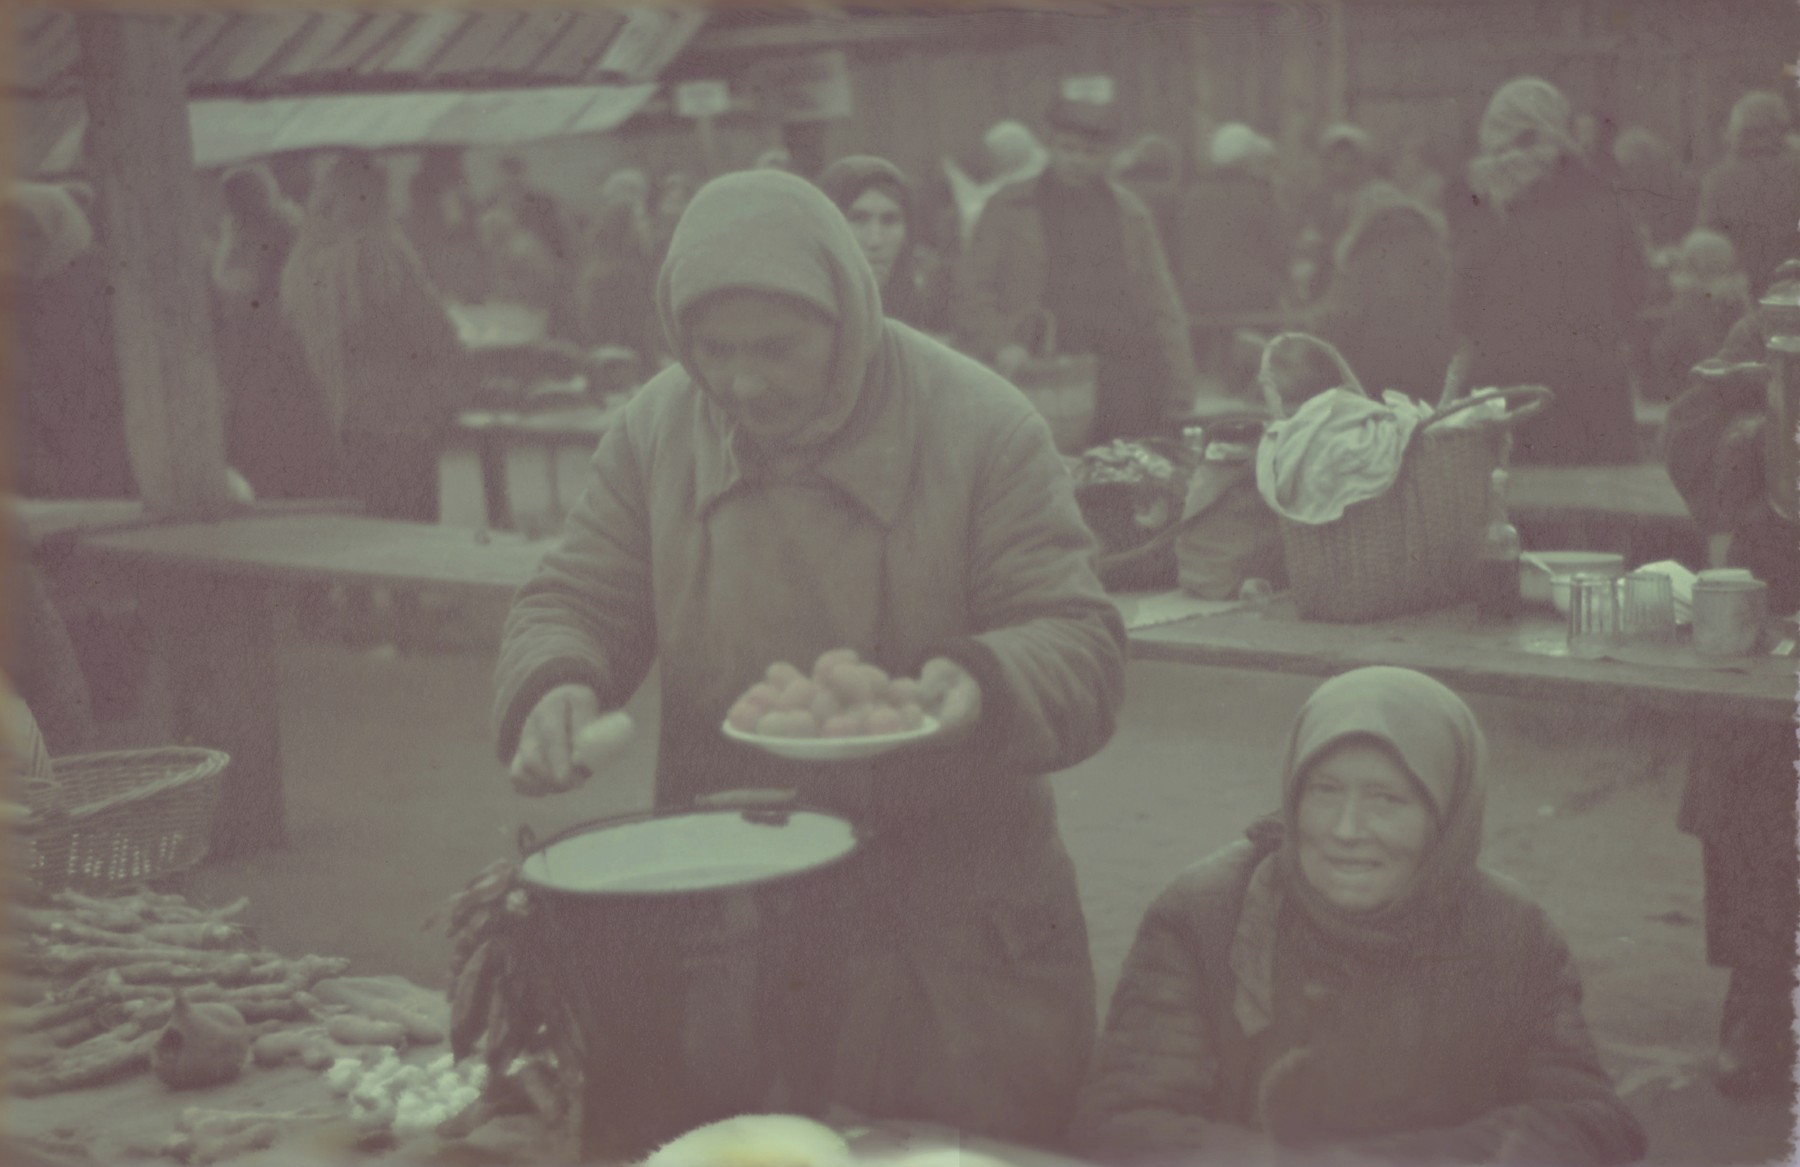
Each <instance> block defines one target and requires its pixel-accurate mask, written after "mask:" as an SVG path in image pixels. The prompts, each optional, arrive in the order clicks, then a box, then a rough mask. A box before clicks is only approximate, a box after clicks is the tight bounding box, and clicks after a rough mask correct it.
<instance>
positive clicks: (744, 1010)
mask: <svg viewBox="0 0 1800 1167" xmlns="http://www.w3.org/2000/svg"><path fill="white" fill-rule="evenodd" d="M860 845H861V840H860V839H859V837H858V835H857V832H856V829H855V828H854V827H853V826H852V825H851V824H850V823H849V821H848V820H846V819H843V818H841V817H840V816H837V815H834V814H831V813H829V812H826V811H821V810H815V809H812V808H810V807H804V806H800V805H797V804H787V805H782V806H775V807H770V806H767V805H760V806H745V807H711V808H708V809H704V810H677V811H657V812H651V813H647V814H633V815H624V816H619V817H615V818H608V819H601V820H598V821H595V822H589V823H583V824H581V825H579V826H576V827H572V828H570V829H568V830H565V831H562V832H560V833H558V834H556V835H554V836H552V837H551V838H549V839H547V840H544V841H543V842H539V841H538V840H537V839H536V838H535V837H534V836H533V835H532V834H531V832H530V831H529V830H528V829H521V831H520V838H519V847H520V851H521V854H522V861H521V865H520V876H521V879H522V880H523V882H524V883H525V885H526V887H527V889H528V894H529V895H530V897H531V901H532V912H531V916H532V918H533V919H534V920H535V921H536V924H535V925H534V927H535V928H537V929H538V932H537V938H538V940H539V942H540V945H539V946H540V948H541V950H542V951H543V952H544V953H545V958H546V960H547V961H548V963H549V965H550V966H551V967H550V972H551V974H552V975H553V976H554V977H555V978H556V980H557V982H558V984H559V987H560V991H561V993H562V995H563V996H564V997H565V999H567V1000H569V1001H570V1002H572V1003H573V1004H574V1006H575V1010H574V1011H575V1014H576V1016H577V1017H578V1018H580V1024H581V1026H582V1031H583V1037H584V1043H583V1044H584V1045H585V1047H586V1049H587V1051H588V1054H587V1061H588V1064H587V1066H586V1067H584V1069H585V1093H584V1097H583V1103H582V1108H581V1111H582V1130H581V1143H582V1154H583V1156H584V1157H586V1158H595V1159H602V1160H606V1161H623V1162H631V1161H636V1160H638V1159H641V1158H642V1157H643V1156H644V1155H646V1154H648V1153H649V1152H650V1151H651V1150H653V1149H655V1148H656V1147H657V1146H659V1145H661V1144H662V1143H664V1142H667V1141H668V1140H669V1139H671V1138H673V1137H675V1136H676V1135H679V1134H681V1133H683V1132H684V1131H687V1130H691V1129H693V1128H694V1127H697V1126H701V1125H703V1124H705V1123H707V1122H711V1121H714V1120H716V1119H720V1118H724V1117H727V1116H729V1115H731V1114H736V1113H743V1112H745V1111H747V1110H753V1109H755V1108H756V1107H757V1106H758V1105H759V1103H760V1102H761V1100H762V1098H763V1097H764V1096H765V1095H766V1093H767V1091H768V1089H769V1088H770V1085H771V1083H772V1082H773V1081H774V1079H775V1078H776V1076H777V1075H778V1074H779V1069H780V1068H779V1066H778V1065H777V1064H775V1059H774V1058H773V1057H771V1056H770V1055H769V1053H768V1050H769V1048H770V1043H769V1042H767V1041H765V1040H763V1036H762V1035H761V1034H760V1033H759V1032H758V1025H759V1020H760V1018H761V1016H762V1015H763V1010H762V1008H761V1001H762V998H763V994H764V992H765V991H766V986H765V984H764V979H765V978H764V973H763V965H764V961H763V952H764V945H765V940H766V938H765V922H766V921H767V919H768V918H769V917H770V915H771V914H772V913H779V912H780V910H781V907H782V900H783V897H785V896H787V895H790V894H792V893H793V892H794V891H795V890H796V889H797V888H799V887H800V886H802V885H803V884H805V883H807V882H810V881H813V880H817V879H821V878H825V877H827V876H828V875H829V874H830V873H831V872H833V871H834V870H836V869H839V868H840V867H842V865H844V864H845V863H846V862H848V861H849V860H851V859H852V858H853V857H854V856H855V854H856V853H857V851H858V850H859V848H860Z"/></svg>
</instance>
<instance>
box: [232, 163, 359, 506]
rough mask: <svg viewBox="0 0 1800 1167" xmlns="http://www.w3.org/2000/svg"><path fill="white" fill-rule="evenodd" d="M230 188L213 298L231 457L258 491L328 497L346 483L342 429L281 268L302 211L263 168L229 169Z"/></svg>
mask: <svg viewBox="0 0 1800 1167" xmlns="http://www.w3.org/2000/svg"><path fill="white" fill-rule="evenodd" d="M222 194H223V198H224V209H225V213H224V217H223V219H222V221H221V223H220V233H219V239H218V244H217V246H216V248H215V251H214V255H213V262H212V291H213V297H212V299H213V326H214V332H215V338H216V341H217V359H218V364H219V382H220V385H221V387H222V388H223V390H224V395H225V455H226V461H228V462H229V463H230V464H231V467H232V469H234V470H236V471H237V472H238V473H239V474H241V475H243V477H244V478H245V480H246V481H247V482H249V484H250V487H251V489H252V490H253V491H255V493H256V496H257V497H258V498H322V497H326V496H329V495H331V494H333V493H335V492H336V491H337V490H338V488H339V481H338V454H337V436H336V434H335V433H334V432H333V429H332V423H331V417H330V414H329V411H328V410H327V408H326V404H325V395H324V392H323V391H322V390H321V389H320V387H319V384H318V382H317V381H315V380H314V379H313V375H312V371H311V370H310V369H309V368H308V367H307V363H306V355H305V353H304V352H303V351H302V350H301V347H300V339H299V337H298V336H297V335H296V334H295V332H294V329H293V326H292V324H291V323H290V322H289V321H288V320H287V319H286V318H285V317H284V316H283V315H282V312H281V271H282V268H283V267H284V266H285V265H286V264H287V261H288V256H289V254H290V253H291V252H292V250H293V247H294V241H295V238H296V236H297V235H298V233H299V225H300V217H301V216H300V210H299V208H298V207H295V206H294V205H293V204H292V203H290V202H288V200H287V199H285V198H283V197H282V196H281V192H280V191H279V190H278V189H277V188H276V186H275V182H274V180H273V179H272V178H270V177H269V176H268V175H267V174H265V173H264V172H263V171H262V170H260V169H257V168H255V167H244V168H241V169H238V170H234V171H232V172H231V173H229V174H227V175H226V176H225V180H224V184H223V188H222Z"/></svg>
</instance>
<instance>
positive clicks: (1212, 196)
mask: <svg viewBox="0 0 1800 1167" xmlns="http://www.w3.org/2000/svg"><path fill="white" fill-rule="evenodd" d="M1201 153H1202V154H1203V156H1204V157H1205V158H1206V161H1207V163H1208V164H1207V165H1206V166H1205V167H1204V168H1202V169H1200V170H1199V172H1198V173H1197V174H1196V175H1195V176H1194V180H1193V183H1192V184H1191V185H1190V186H1189V188H1188V190H1187V193H1186V194H1185V195H1184V196H1183V197H1182V203H1181V211H1180V213H1179V215H1178V216H1177V219H1176V224H1175V230H1174V235H1173V237H1172V238H1171V239H1170V241H1169V259H1170V262H1171V264H1172V265H1173V266H1174V268H1175V275H1176V279H1177V282H1178V284H1179V287H1180V289H1181V299H1182V303H1183V304H1185V305H1186V306H1187V308H1188V310H1189V311H1190V312H1192V313H1193V314H1194V315H1195V316H1196V317H1200V318H1206V317H1213V318H1218V317H1230V316H1237V315H1242V314H1245V313H1254V312H1273V311H1274V310H1275V309H1276V308H1278V307H1280V305H1281V299H1282V293H1283V290H1284V289H1285V288H1286V287H1287V280H1288V237H1287V231H1286V229H1285V227H1284V225H1283V223H1282V217H1281V211H1280V207H1279V205H1278V202H1277V200H1276V198H1275V188H1274V185H1273V182H1272V176H1273V172H1274V166H1275V143H1273V142H1271V141H1269V139H1267V138H1265V137H1263V136H1262V135H1261V134H1259V133H1257V132H1256V131H1255V130H1253V129H1251V128H1250V127H1249V126H1246V125H1243V124H1242V123H1239V122H1229V123H1227V124H1225V125H1222V126H1220V127H1219V128H1218V129H1216V130H1214V131H1212V133H1211V134H1210V135H1208V136H1207V137H1206V139H1205V140H1204V142H1203V143H1202V150H1201ZM1233 332H1234V328H1233V327H1230V326H1226V327H1209V326H1206V325H1201V326H1200V327H1197V328H1196V329H1195V334H1194V335H1195V343H1196V345H1197V346H1198V347H1199V348H1200V360H1201V361H1202V362H1203V363H1204V364H1205V365H1206V366H1207V367H1208V368H1209V369H1210V370H1211V371H1213V372H1214V373H1220V372H1222V371H1223V368H1224V365H1225V362H1226V355H1227V353H1228V351H1229V350H1228V345H1229V342H1230V340H1231V337H1232V334H1233Z"/></svg>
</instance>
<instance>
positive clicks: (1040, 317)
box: [1012, 309, 1100, 454]
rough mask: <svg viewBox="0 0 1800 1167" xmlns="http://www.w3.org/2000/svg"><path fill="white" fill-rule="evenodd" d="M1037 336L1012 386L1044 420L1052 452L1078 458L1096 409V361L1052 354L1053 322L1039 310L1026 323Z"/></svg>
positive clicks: (1053, 349)
mask: <svg viewBox="0 0 1800 1167" xmlns="http://www.w3.org/2000/svg"><path fill="white" fill-rule="evenodd" d="M1026 324H1027V325H1035V328H1036V333H1037V335H1036V336H1035V337H1033V338H1032V341H1033V342H1034V343H1029V344H1028V345H1027V347H1029V348H1031V349H1032V350H1033V355H1032V356H1031V357H1029V358H1027V359H1026V361H1025V363H1024V364H1022V365H1020V366H1019V367H1018V368H1017V369H1015V370H1014V371H1013V374H1012V383H1013V384H1014V385H1017V386H1018V387H1019V391H1020V392H1021V393H1023V394H1025V396H1026V397H1028V398H1030V399H1031V403H1032V404H1033V405H1035V406H1037V409H1038V412H1039V413H1041V414H1043V415H1044V420H1045V421H1048V422H1049V423H1050V433H1051V435H1052V436H1053V437H1054V438H1055V439H1056V448H1057V449H1058V450H1061V451H1062V452H1063V453H1065V454H1079V453H1081V452H1082V451H1083V450H1085V449H1087V446H1088V435H1089V434H1091V433H1092V432H1093V429H1094V412H1095V410H1096V408H1097V407H1098V400H1099V398H1098V394H1099V375H1100V364H1099V361H1098V360H1097V359H1096V358H1094V357H1092V356H1064V355H1059V354H1058V353H1057V351H1056V318H1055V317H1054V316H1052V315H1051V314H1050V312H1049V310H1048V309H1039V310H1038V311H1037V312H1035V313H1033V314H1032V316H1030V317H1029V318H1028V319H1027V320H1026Z"/></svg>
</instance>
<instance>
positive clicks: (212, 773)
mask: <svg viewBox="0 0 1800 1167" xmlns="http://www.w3.org/2000/svg"><path fill="white" fill-rule="evenodd" d="M229 761H230V759H229V758H228V757H227V756H226V755H224V754H222V753H220V752H219V751H217V750H203V749H187V748H178V747H171V748H167V749H156V750H122V751H117V752H113V753H104V754H78V755H72V756H69V757H63V758H57V759H55V766H56V780H55V785H54V788H53V789H44V788H42V787H38V788H36V789H34V790H33V791H31V792H30V798H29V803H28V805H30V807H31V811H32V814H31V817H30V818H29V819H27V820H26V821H24V822H22V823H20V824H19V828H18V841H19V843H20V844H21V845H22V851H23V855H22V866H21V871H22V873H23V874H24V875H26V876H27V877H29V878H30V879H32V880H33V881H34V882H36V883H38V884H39V885H40V886H42V887H43V888H44V889H45V890H49V891H55V890H59V889H61V888H64V887H76V888H83V889H90V890H94V889H104V888H109V887H116V886H118V885H121V884H130V883H137V882H140V881H143V880H146V879H154V878H155V877H157V876H161V875H168V874H171V873H173V872H177V871H182V870H185V869H187V868H189V867H192V866H193V865H194V864H196V863H198V862H200V860H202V859H204V858H205V857H206V852H207V848H208V847H209V846H210V845H211V843H212V830H213V814H214V811H216V810H217V808H218V804H219V786H220V779H221V775H223V774H224V772H225V766H226V764H227V763H228V762H229Z"/></svg>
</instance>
